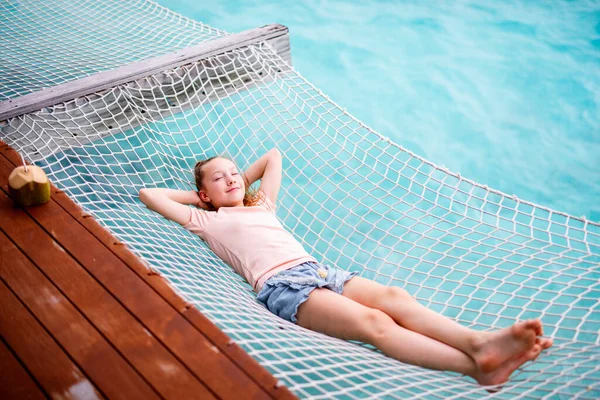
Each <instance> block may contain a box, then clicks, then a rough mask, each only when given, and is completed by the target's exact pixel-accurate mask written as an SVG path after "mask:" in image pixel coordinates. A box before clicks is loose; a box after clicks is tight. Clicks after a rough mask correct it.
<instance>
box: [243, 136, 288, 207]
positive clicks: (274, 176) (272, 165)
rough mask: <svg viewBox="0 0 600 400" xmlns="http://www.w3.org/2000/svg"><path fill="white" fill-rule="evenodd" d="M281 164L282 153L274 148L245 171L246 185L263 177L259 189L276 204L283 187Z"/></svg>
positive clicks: (248, 185)
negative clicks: (280, 189)
mask: <svg viewBox="0 0 600 400" xmlns="http://www.w3.org/2000/svg"><path fill="white" fill-rule="evenodd" d="M281 165H282V161H281V153H280V152H279V150H277V149H276V148H272V149H271V150H269V151H268V152H267V153H266V154H264V155H263V156H262V157H260V158H259V159H258V160H256V161H255V162H254V163H253V164H252V165H250V167H248V169H247V170H246V172H244V175H243V176H244V181H245V183H246V187H250V185H252V184H253V183H254V182H256V181H257V180H259V179H261V181H260V188H259V190H261V191H262V192H263V193H264V194H265V195H266V196H267V197H268V198H269V200H271V201H272V202H273V204H275V202H276V201H277V194H278V193H279V188H280V187H281Z"/></svg>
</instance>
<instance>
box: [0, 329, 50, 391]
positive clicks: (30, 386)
mask: <svg viewBox="0 0 600 400" xmlns="http://www.w3.org/2000/svg"><path fill="white" fill-rule="evenodd" d="M1 338H2V335H1V334H0V399H27V400H38V399H45V398H46V396H45V395H44V392H42V390H41V389H40V388H39V387H38V385H37V384H36V383H35V381H34V380H33V378H32V377H31V376H30V375H29V373H28V372H27V371H26V370H25V369H24V368H23V366H22V365H21V364H20V363H19V361H18V360H17V359H16V358H15V357H14V355H13V354H12V353H11V352H10V350H9V349H8V347H6V345H5V344H4V342H3V341H2V340H1Z"/></svg>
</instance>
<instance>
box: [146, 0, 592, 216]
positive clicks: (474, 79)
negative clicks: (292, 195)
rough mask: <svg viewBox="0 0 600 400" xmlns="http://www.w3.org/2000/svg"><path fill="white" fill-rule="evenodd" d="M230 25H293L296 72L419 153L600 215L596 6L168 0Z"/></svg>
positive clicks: (529, 196) (554, 203) (526, 195)
mask: <svg viewBox="0 0 600 400" xmlns="http://www.w3.org/2000/svg"><path fill="white" fill-rule="evenodd" d="M158 2H159V3H160V4H162V5H164V6H166V7H168V8H170V9H171V10H174V11H176V12H178V13H181V14H183V15H185V16H188V17H190V18H193V19H195V20H199V21H202V22H205V23H207V24H208V25H212V26H215V27H217V28H220V29H223V30H226V31H229V32H239V31H242V30H244V29H250V28H253V27H257V26H262V25H265V24H268V23H273V22H278V23H282V24H284V25H286V26H288V27H289V28H290V33H291V44H292V57H293V63H294V66H295V68H296V69H297V70H298V71H299V72H300V73H301V74H303V75H304V76H305V77H306V78H307V79H308V80H309V81H310V82H311V83H313V84H314V85H315V86H317V87H318V88H320V89H321V90H323V92H324V93H325V94H327V95H328V96H330V97H331V98H332V99H333V100H334V101H336V102H337V103H338V104H340V105H341V106H342V107H344V108H347V110H348V111H349V112H350V113H351V114H353V115H354V116H356V117H357V118H359V119H360V120H362V121H363V122H365V123H366V124H367V125H368V126H370V127H372V128H373V129H375V130H376V131H378V132H380V133H382V134H383V135H385V136H388V137H390V138H393V139H394V140H395V141H397V142H398V143H400V144H402V145H403V146H404V147H406V148H408V149H409V150H412V151H414V152H415V153H417V154H418V155H421V156H423V157H425V158H427V159H429V160H431V161H433V162H435V163H437V164H440V165H445V166H447V167H448V168H449V169H451V170H452V171H456V172H460V173H461V174H462V175H463V176H465V177H468V178H470V179H473V180H475V181H477V182H480V183H483V184H487V185H488V186H490V187H493V188H496V189H498V190H501V191H503V192H506V193H508V194H516V195H517V196H518V197H520V198H522V199H525V200H528V201H532V202H535V203H539V204H541V205H544V206H546V207H550V208H553V209H556V210H558V211H564V212H567V213H570V214H573V215H577V216H582V215H585V216H586V217H587V218H588V219H591V220H593V221H600V3H598V2H593V1H588V2H586V1H577V2H572V1H553V2H525V1H508V2H506V1H488V2H484V3H482V2H476V1H458V2H446V3H441V2H428V1H426V2H421V1H402V2H395V1H394V2H392V1H353V2H341V1H316V0H311V1H304V2H294V3H291V2H285V1H280V0H278V1H275V0H268V1H262V2H260V4H259V5H257V4H255V2H252V1H243V0H237V1H225V2H222V1H203V2H197V1H192V0H158Z"/></svg>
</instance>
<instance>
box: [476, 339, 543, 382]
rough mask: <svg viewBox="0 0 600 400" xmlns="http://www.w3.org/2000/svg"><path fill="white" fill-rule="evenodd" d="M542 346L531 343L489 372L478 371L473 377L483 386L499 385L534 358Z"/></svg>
mask: <svg viewBox="0 0 600 400" xmlns="http://www.w3.org/2000/svg"><path fill="white" fill-rule="evenodd" d="M541 351H542V347H541V346H540V345H539V344H535V345H533V347H531V348H530V349H529V350H527V351H525V352H523V353H522V354H520V355H519V356H517V357H513V358H512V359H510V360H507V361H506V362H504V363H503V364H501V365H500V366H499V367H498V368H496V369H494V370H493V371H491V372H483V371H480V372H478V373H476V374H475V375H474V376H473V378H474V379H475V380H476V381H477V382H478V383H479V384H480V385H483V386H494V385H500V384H502V383H504V382H506V381H507V380H508V378H509V377H510V376H511V374H512V373H513V372H515V370H516V369H517V368H519V367H520V366H521V365H523V364H525V363H526V362H527V361H533V360H535V359H536V358H537V357H538V356H539V355H540V353H541ZM486 390H487V391H488V392H497V391H498V390H499V388H495V389H486Z"/></svg>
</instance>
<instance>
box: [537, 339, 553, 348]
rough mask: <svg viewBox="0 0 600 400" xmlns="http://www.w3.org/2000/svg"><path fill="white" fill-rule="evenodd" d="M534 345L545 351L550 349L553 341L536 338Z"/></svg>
mask: <svg viewBox="0 0 600 400" xmlns="http://www.w3.org/2000/svg"><path fill="white" fill-rule="evenodd" d="M535 344H538V345H539V346H540V347H541V348H542V350H546V349H547V348H550V347H552V345H553V344H554V340H552V339H551V338H536V339H535Z"/></svg>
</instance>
